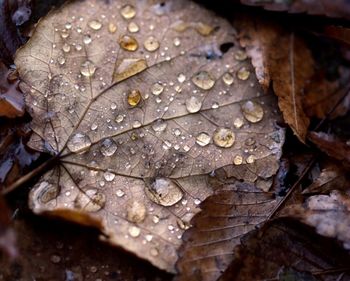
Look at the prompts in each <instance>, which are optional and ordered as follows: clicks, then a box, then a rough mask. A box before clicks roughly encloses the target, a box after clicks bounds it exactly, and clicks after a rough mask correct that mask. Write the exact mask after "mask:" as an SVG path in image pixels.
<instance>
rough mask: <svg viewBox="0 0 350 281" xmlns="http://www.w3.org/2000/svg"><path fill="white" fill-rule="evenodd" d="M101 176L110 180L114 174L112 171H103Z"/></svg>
mask: <svg viewBox="0 0 350 281" xmlns="http://www.w3.org/2000/svg"><path fill="white" fill-rule="evenodd" d="M103 177H104V178H105V180H106V181H112V180H114V178H115V174H114V173H112V172H109V171H107V172H104V174H103Z"/></svg>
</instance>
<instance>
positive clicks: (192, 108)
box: [186, 96, 202, 113]
mask: <svg viewBox="0 0 350 281" xmlns="http://www.w3.org/2000/svg"><path fill="white" fill-rule="evenodd" d="M201 107H202V102H201V101H200V100H199V99H198V98H196V97H193V96H192V97H190V98H188V99H186V109H187V111H188V112H189V113H196V112H198V111H199V110H200V109H201Z"/></svg>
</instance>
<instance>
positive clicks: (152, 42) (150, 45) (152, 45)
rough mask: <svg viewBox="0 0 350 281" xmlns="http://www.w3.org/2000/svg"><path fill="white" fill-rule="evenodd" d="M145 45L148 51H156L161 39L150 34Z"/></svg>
mask: <svg viewBox="0 0 350 281" xmlns="http://www.w3.org/2000/svg"><path fill="white" fill-rule="evenodd" d="M143 46H144V47H145V49H146V50H147V51H149V52H154V51H156V50H157V49H158V48H159V41H158V40H157V39H156V38H155V37H153V36H150V37H148V38H147V39H146V40H145V42H143Z"/></svg>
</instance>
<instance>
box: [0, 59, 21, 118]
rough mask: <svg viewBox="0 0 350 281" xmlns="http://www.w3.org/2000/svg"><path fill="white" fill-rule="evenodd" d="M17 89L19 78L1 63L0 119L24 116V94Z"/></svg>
mask: <svg viewBox="0 0 350 281" xmlns="http://www.w3.org/2000/svg"><path fill="white" fill-rule="evenodd" d="M17 87H18V78H17V77H16V75H14V73H13V71H12V72H11V71H9V70H8V69H7V67H6V66H5V65H4V64H3V63H2V62H1V61H0V117H8V118H14V117H20V116H23V114H24V99H23V94H22V93H21V92H20V91H19V90H18V89H17Z"/></svg>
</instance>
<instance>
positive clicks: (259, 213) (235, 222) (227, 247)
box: [177, 178, 278, 281]
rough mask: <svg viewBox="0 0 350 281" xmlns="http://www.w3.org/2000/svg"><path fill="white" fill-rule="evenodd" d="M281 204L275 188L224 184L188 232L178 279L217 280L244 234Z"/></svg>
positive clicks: (197, 216) (229, 261)
mask: <svg viewBox="0 0 350 281" xmlns="http://www.w3.org/2000/svg"><path fill="white" fill-rule="evenodd" d="M230 181H231V182H234V179H233V178H230V179H228V180H227V182H230ZM277 204H278V200H277V199H275V196H274V194H273V193H272V192H264V191H262V190H260V189H258V188H256V187H255V186H254V185H252V184H245V183H239V182H235V183H233V184H229V183H226V184H224V185H223V186H222V187H221V188H220V189H219V190H218V191H217V192H216V193H215V194H214V195H212V196H210V197H209V198H208V199H206V200H205V201H204V202H203V203H202V204H201V208H202V209H203V210H202V212H200V213H199V214H198V215H196V217H195V218H194V219H193V220H192V222H191V223H192V224H193V227H192V228H191V229H189V230H188V231H187V232H186V233H185V235H184V245H183V246H182V247H181V250H180V259H179V261H178V263H177V268H178V270H179V273H180V274H179V277H178V279H177V280H183V281H185V280H198V281H200V280H207V281H211V280H217V279H218V278H219V277H220V276H221V274H222V273H223V272H224V271H225V270H226V269H227V267H228V266H229V265H230V264H231V263H232V261H233V259H234V255H235V251H234V249H235V248H236V247H237V246H238V245H240V241H241V238H242V237H243V236H244V235H246V234H247V233H249V232H251V231H253V230H254V229H255V228H256V227H257V226H258V225H260V224H262V223H264V222H265V221H266V220H268V219H269V217H270V215H271V214H272V212H273V210H274V209H275V207H276V206H277Z"/></svg>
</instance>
